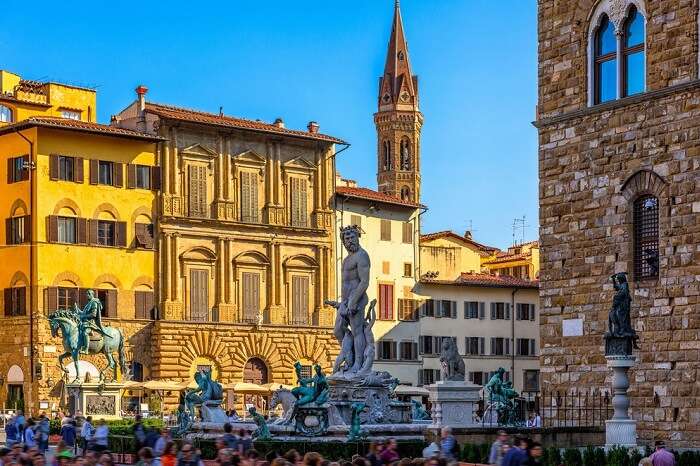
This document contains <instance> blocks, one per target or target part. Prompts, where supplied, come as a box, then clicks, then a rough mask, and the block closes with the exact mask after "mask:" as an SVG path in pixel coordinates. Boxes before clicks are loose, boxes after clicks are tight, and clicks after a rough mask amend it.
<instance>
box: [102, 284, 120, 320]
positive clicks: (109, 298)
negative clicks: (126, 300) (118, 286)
mask: <svg viewBox="0 0 700 466" xmlns="http://www.w3.org/2000/svg"><path fill="white" fill-rule="evenodd" d="M103 305H104V307H105V315H106V316H107V317H117V290H107V292H106V296H105V302H104V303H103Z"/></svg>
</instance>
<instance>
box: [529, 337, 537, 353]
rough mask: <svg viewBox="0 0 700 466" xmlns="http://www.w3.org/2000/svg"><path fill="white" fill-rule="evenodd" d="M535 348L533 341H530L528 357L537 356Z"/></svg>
mask: <svg viewBox="0 0 700 466" xmlns="http://www.w3.org/2000/svg"><path fill="white" fill-rule="evenodd" d="M536 350H537V348H535V340H534V339H530V356H535V354H537V351H536Z"/></svg>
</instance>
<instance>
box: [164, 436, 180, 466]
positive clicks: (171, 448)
mask: <svg viewBox="0 0 700 466" xmlns="http://www.w3.org/2000/svg"><path fill="white" fill-rule="evenodd" d="M176 463H177V444H176V443H175V442H173V441H172V440H170V441H169V442H168V443H166V444H165V448H164V449H163V454H162V455H161V457H160V464H161V466H175V465H176Z"/></svg>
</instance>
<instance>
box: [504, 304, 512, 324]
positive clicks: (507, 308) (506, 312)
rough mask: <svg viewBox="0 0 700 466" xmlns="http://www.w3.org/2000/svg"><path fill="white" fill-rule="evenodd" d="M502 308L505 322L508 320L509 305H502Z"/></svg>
mask: <svg viewBox="0 0 700 466" xmlns="http://www.w3.org/2000/svg"><path fill="white" fill-rule="evenodd" d="M503 307H504V308H505V309H504V311H505V313H504V317H505V320H510V303H505V305H504V306H503Z"/></svg>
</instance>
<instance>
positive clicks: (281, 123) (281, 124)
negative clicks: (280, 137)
mask: <svg viewBox="0 0 700 466" xmlns="http://www.w3.org/2000/svg"><path fill="white" fill-rule="evenodd" d="M272 124H273V125H275V126H277V127H278V128H284V120H283V119H282V118H276V119H275V122H274V123H272Z"/></svg>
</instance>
